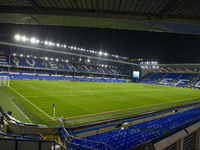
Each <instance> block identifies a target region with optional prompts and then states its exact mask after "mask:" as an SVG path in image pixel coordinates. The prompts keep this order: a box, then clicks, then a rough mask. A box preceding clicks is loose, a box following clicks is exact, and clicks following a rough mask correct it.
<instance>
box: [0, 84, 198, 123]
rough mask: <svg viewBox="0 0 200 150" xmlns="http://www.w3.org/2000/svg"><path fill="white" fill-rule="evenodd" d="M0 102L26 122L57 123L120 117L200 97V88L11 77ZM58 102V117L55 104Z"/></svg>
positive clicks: (2, 89) (187, 101) (14, 115)
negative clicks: (18, 78)
mask: <svg viewBox="0 0 200 150" xmlns="http://www.w3.org/2000/svg"><path fill="white" fill-rule="evenodd" d="M0 95H1V97H0V103H1V105H2V106H3V107H4V109H5V110H6V111H12V116H13V117H15V118H16V119H18V120H20V121H24V122H32V123H40V124H47V125H51V126H52V125H56V124H58V123H59V118H60V116H63V117H64V118H65V122H66V124H69V125H72V124H78V123H85V122H91V121H97V120H102V119H108V118H114V117H120V116H125V115H130V114H135V113H140V112H145V111H151V110H156V109H160V108H166V107H170V106H174V105H180V104H185V103H190V102H194V101H199V99H200V90H196V89H185V88H178V87H167V86H158V85H144V84H128V83H127V84H126V83H98V82H73V81H72V82H68V81H32V80H11V86H10V88H9V87H7V88H0ZM54 103H55V117H54V108H53V107H52V105H53V104H54Z"/></svg>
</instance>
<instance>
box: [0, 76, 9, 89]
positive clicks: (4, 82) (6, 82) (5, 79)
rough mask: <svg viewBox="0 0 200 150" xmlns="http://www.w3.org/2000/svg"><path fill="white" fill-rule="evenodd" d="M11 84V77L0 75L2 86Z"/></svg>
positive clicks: (0, 84)
mask: <svg viewBox="0 0 200 150" xmlns="http://www.w3.org/2000/svg"><path fill="white" fill-rule="evenodd" d="M1 86H10V78H9V77H8V76H0V87H1Z"/></svg>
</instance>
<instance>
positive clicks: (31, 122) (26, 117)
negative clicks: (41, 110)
mask: <svg viewBox="0 0 200 150" xmlns="http://www.w3.org/2000/svg"><path fill="white" fill-rule="evenodd" d="M11 103H12V104H13V105H14V106H15V107H16V108H17V109H18V110H19V112H20V113H21V114H22V115H24V117H25V118H26V119H27V120H28V121H29V122H30V123H32V122H31V120H30V119H29V118H28V117H27V116H26V115H25V114H24V113H23V112H22V111H21V110H20V109H19V107H17V105H15V103H14V102H13V101H11Z"/></svg>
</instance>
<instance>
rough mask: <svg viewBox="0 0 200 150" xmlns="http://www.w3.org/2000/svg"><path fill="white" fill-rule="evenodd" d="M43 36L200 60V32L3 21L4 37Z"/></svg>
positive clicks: (138, 54)
mask: <svg viewBox="0 0 200 150" xmlns="http://www.w3.org/2000/svg"><path fill="white" fill-rule="evenodd" d="M16 33H19V34H24V35H27V36H35V37H37V38H39V39H40V40H44V41H45V40H49V41H50V40H51V41H53V42H55V43H57V42H59V43H61V44H66V45H68V46H71V45H74V46H77V47H83V48H86V49H94V50H96V51H100V50H102V51H103V52H107V53H109V54H117V55H120V56H126V57H129V58H131V59H132V58H134V59H139V58H142V59H144V60H145V61H158V62H159V63H200V35H186V34H175V33H163V32H146V31H132V30H120V29H100V28H83V27H62V26H43V25H18V24H0V40H1V41H9V40H13V36H14V35H15V34H16Z"/></svg>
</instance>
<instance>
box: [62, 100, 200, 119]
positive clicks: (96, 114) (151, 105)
mask: <svg viewBox="0 0 200 150" xmlns="http://www.w3.org/2000/svg"><path fill="white" fill-rule="evenodd" d="M197 98H200V97H195V98H188V99H182V100H177V101H173V102H181V101H187V100H193V99H197ZM173 102H164V103H159V104H153V105H146V106H140V107H134V108H128V109H120V110H114V111H108V112H101V113H95V114H89V115H80V116H73V117H67V118H65V119H73V118H77V117H87V116H95V115H101V114H109V113H115V112H121V111H127V110H134V109H138V108H143V107H144V108H145V107H149V106H156V105H162V104H168V103H173Z"/></svg>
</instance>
